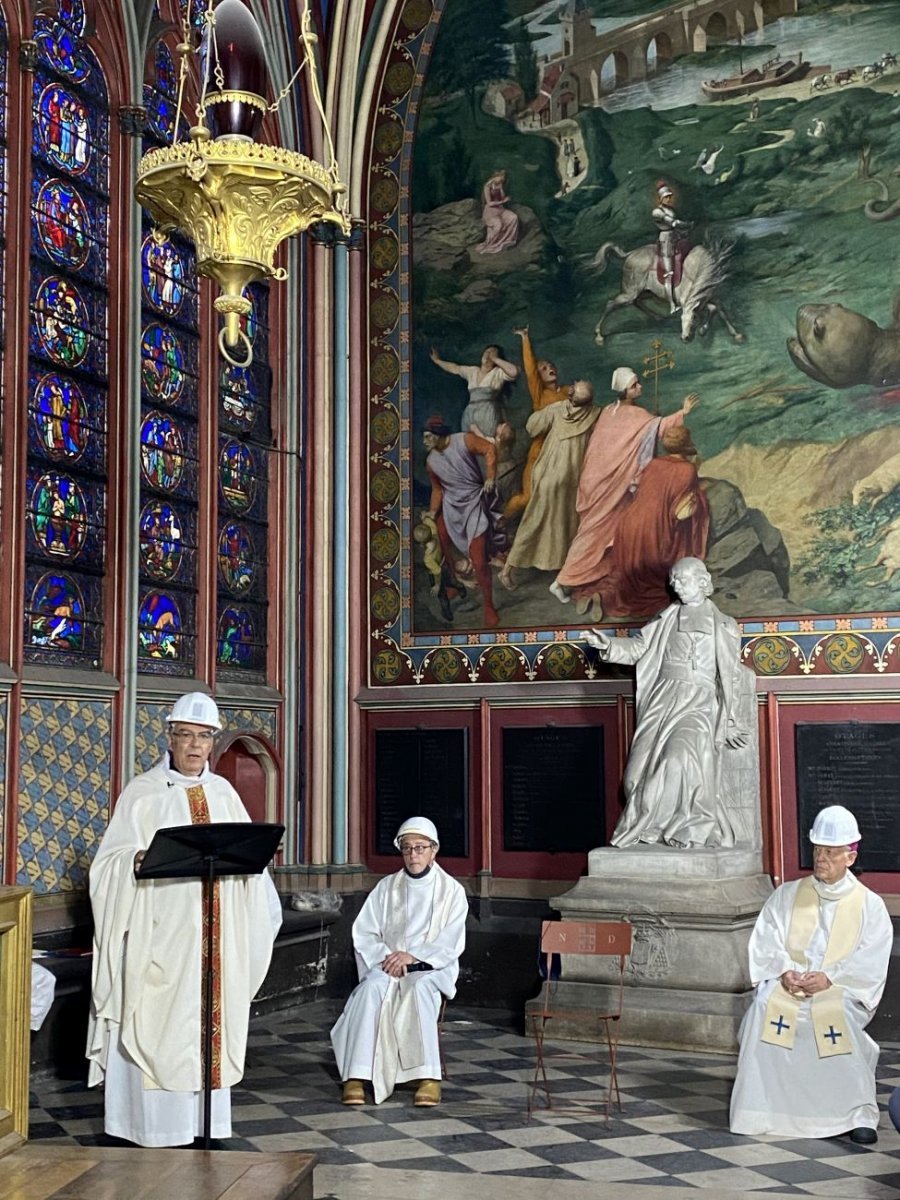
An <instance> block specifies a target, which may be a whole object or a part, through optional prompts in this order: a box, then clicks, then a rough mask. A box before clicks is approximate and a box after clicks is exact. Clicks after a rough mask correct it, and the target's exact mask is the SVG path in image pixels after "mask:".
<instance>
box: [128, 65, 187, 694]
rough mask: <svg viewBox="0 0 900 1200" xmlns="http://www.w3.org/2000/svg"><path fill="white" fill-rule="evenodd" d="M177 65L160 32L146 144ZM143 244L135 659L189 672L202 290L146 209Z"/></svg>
mask: <svg viewBox="0 0 900 1200" xmlns="http://www.w3.org/2000/svg"><path fill="white" fill-rule="evenodd" d="M177 98H178V80H177V75H176V66H175V62H174V59H173V56H172V53H171V50H170V49H169V47H168V46H167V45H166V43H164V42H160V43H159V45H158V46H157V50H156V57H155V77H154V79H153V81H152V83H150V84H147V85H146V86H145V87H144V104H145V107H146V109H147V134H146V137H145V141H144V151H145V152H146V151H148V150H151V149H153V148H154V147H155V146H159V145H164V144H167V143H168V142H170V141H171V138H172V130H173V127H174V122H175V112H176V104H177ZM143 233H144V236H143V242H142V245H141V263H140V268H141V295H142V303H141V332H140V362H141V426H140V464H141V492H140V495H141V508H140V518H139V530H138V546H139V580H140V588H139V595H138V664H139V669H140V670H141V671H145V672H157V673H160V672H161V673H165V674H176V675H191V674H193V672H194V670H195V663H196V613H197V537H198V532H197V531H198V519H199V516H198V489H199V476H200V461H199V430H198V379H197V375H198V363H199V348H200V339H199V332H198V312H199V298H198V290H197V273H196V269H195V260H194V253H193V248H192V247H191V245H190V244H189V243H188V242H186V241H184V240H182V239H180V238H179V237H178V236H177V235H174V234H172V235H166V236H162V235H161V234H159V233H158V231H156V230H154V229H153V228H152V226H151V224H150V222H149V220H148V219H147V218H146V217H145V219H144V226H143Z"/></svg>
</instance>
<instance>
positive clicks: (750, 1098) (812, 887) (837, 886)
mask: <svg viewBox="0 0 900 1200" xmlns="http://www.w3.org/2000/svg"><path fill="white" fill-rule="evenodd" d="M809 839H810V841H811V842H812V844H813V874H812V876H810V877H807V878H805V879H797V880H792V881H791V882H790V883H783V884H782V885H781V887H779V888H777V889H776V890H775V891H774V892H773V893H772V895H771V896H770V898H769V899H768V900H767V901H766V904H765V906H764V907H763V909H762V911H761V912H760V914H759V918H758V919H757V922H756V926H755V928H754V930H753V933H752V935H751V937H750V947H749V953H750V975H751V979H752V981H753V983H754V984H755V986H756V995H755V997H754V999H753V1002H752V1004H751V1007H750V1008H749V1010H748V1011H747V1013H746V1014H745V1016H744V1020H743V1022H742V1024H741V1029H740V1035H739V1036H740V1054H739V1057H738V1068H737V1079H736V1080H735V1085H734V1091H733V1092H732V1096H731V1131H732V1133H743V1134H750V1135H751V1136H756V1135H758V1134H774V1135H776V1136H778V1137H783V1138H785V1137H800V1138H827V1137H836V1136H838V1135H839V1134H844V1133H846V1134H849V1136H850V1138H851V1140H852V1141H854V1142H858V1143H860V1144H862V1145H870V1144H872V1143H873V1142H876V1141H877V1140H878V1134H877V1132H876V1129H877V1126H878V1103H877V1100H876V1097H875V1067H876V1065H877V1062H878V1046H877V1044H876V1043H875V1042H874V1041H873V1040H872V1038H870V1037H869V1035H868V1034H867V1033H866V1028H865V1027H866V1025H867V1024H868V1023H869V1021H870V1020H871V1019H872V1017H873V1015H874V1013H875V1009H876V1008H877V1006H878V1002H879V1000H880V999H881V993H882V992H883V990H884V985H885V980H886V979H887V970H888V961H889V959H890V954H891V946H892V943H893V929H892V926H891V919H890V917H889V916H888V911H887V908H886V907H885V904H884V901H883V900H882V899H881V897H880V896H877V895H876V894H875V893H874V892H872V891H870V890H869V889H868V888H867V887H864V886H863V884H862V883H860V882H859V880H858V879H857V878H856V877H855V876H854V875H853V874H852V873H851V871H850V867H851V866H852V865H853V863H854V862H855V861H856V854H857V847H858V846H859V841H860V834H859V827H858V825H857V822H856V818H855V817H854V816H853V814H852V813H851V812H849V811H848V810H847V809H846V808H843V807H842V806H841V805H838V804H835V805H831V806H830V807H828V808H823V809H822V810H821V811H820V812H819V813H818V815H817V816H816V819H815V821H814V823H813V827H812V829H811V830H810V833H809Z"/></svg>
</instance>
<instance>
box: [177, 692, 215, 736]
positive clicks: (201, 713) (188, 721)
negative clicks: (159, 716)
mask: <svg viewBox="0 0 900 1200" xmlns="http://www.w3.org/2000/svg"><path fill="white" fill-rule="evenodd" d="M166 721H167V722H168V724H169V725H172V724H173V723H174V722H175V721H178V722H180V723H182V724H184V725H209V726H210V728H212V729H221V728H222V720H221V718H220V716H219V709H218V707H217V705H216V702H215V700H213V698H212V696H207V695H206V693H205V692H188V693H187V694H186V695H184V696H179V697H178V699H177V700H176V701H175V703H174V704H173V705H172V711H171V712H170V713H169V715H168V716H167V717H166Z"/></svg>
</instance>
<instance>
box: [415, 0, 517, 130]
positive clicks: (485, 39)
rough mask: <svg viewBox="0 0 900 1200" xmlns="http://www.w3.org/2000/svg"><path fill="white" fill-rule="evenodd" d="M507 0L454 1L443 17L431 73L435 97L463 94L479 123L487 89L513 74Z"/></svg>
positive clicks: (432, 92) (431, 83) (474, 118)
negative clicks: (441, 94) (439, 94)
mask: <svg viewBox="0 0 900 1200" xmlns="http://www.w3.org/2000/svg"><path fill="white" fill-rule="evenodd" d="M508 20H509V14H508V13H507V9H506V0H494V2H492V3H490V4H485V3H484V2H483V0H453V3H452V4H448V5H447V7H446V9H445V11H444V15H443V17H442V18H441V24H440V28H439V29H438V35H437V43H436V45H435V50H434V55H433V57H432V60H431V67H430V70H429V73H428V85H429V90H430V91H431V94H432V95H434V94H436V93H441V92H444V93H448V94H455V93H459V92H462V93H464V94H465V95H466V96H467V97H468V99H469V103H470V104H471V106H472V119H473V121H477V113H478V105H479V101H480V97H481V95H482V94H483V92H484V88H485V87H486V86H487V85H488V84H489V83H493V82H494V81H495V80H498V79H505V78H507V77H508V75H509V73H510V55H509V33H508V32H507V29H506V24H507V22H508Z"/></svg>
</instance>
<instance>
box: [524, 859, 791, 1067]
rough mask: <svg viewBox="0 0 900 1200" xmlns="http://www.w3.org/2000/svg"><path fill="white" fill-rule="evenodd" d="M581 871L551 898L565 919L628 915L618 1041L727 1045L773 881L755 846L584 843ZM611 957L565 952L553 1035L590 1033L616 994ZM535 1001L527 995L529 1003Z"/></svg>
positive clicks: (729, 1048)
mask: <svg viewBox="0 0 900 1200" xmlns="http://www.w3.org/2000/svg"><path fill="white" fill-rule="evenodd" d="M588 870H589V874H588V875H585V876H583V877H582V878H581V879H580V880H579V881H578V883H577V884H576V885H575V886H574V887H573V888H572V890H571V891H569V892H566V893H565V895H563V896H557V897H554V898H553V900H551V904H552V905H553V907H554V908H556V909H558V910H559V913H560V916H561V917H562V919H563V920H573V921H575V920H577V921H591V920H594V921H610V920H614V921H621V920H627V921H630V922H631V923H632V925H633V927H634V947H633V949H632V953H631V958H630V960H629V962H628V963H627V964H626V974H625V1000H624V1014H623V1017H622V1021H621V1032H620V1037H621V1040H622V1041H623V1042H625V1043H627V1044H631V1045H640V1046H671V1047H674V1048H677V1049H685V1050H686V1049H691V1050H712V1051H721V1052H729V1053H730V1052H734V1051H736V1050H737V1030H738V1026H739V1025H740V1021H741V1017H742V1016H743V1013H744V1010H745V1008H746V1007H747V1003H748V1001H749V998H750V993H751V990H752V989H751V982H750V977H749V972H748V964H747V943H748V941H749V938H750V932H751V930H752V929H753V925H754V923H755V921H756V917H757V915H758V913H759V910H760V908H761V907H762V905H763V904H764V902H765V901H766V899H767V898H768V896H769V895H770V893H771V892H772V881H771V880H770V878H769V876H768V875H763V874H762V872H761V869H760V857H759V852H758V851H751V850H713V849H690V850H688V849H674V848H672V847H668V846H640V847H637V848H634V849H624V850H623V849H617V848H608V849H601V850H593V851H591V854H590V857H589V860H588ZM617 968H618V962H617V960H615V959H606V958H600V957H589V956H579V955H571V956H569V955H567V956H566V957H565V959H564V960H563V974H562V978H561V980H560V982H559V984H558V990H557V992H556V995H555V997H554V1008H555V1009H559V1008H562V1009H565V1010H566V1013H567V1016H565V1017H563V1018H560V1019H557V1020H554V1023H553V1024H554V1031H555V1034H556V1036H558V1037H570V1038H587V1039H588V1040H590V1039H591V1038H592V1037H593V1036H594V1035H595V1034H596V1020H595V1018H594V1016H593V1014H594V1013H596V1012H597V1011H603V1010H608V1008H609V1007H610V1005H611V1004H612V1003H613V1001H614V997H615V979H616V975H617ZM539 1004H540V1001H539V1000H533V1001H530V1002H529V1004H528V1006H527V1011H534V1009H535V1007H536V1006H539Z"/></svg>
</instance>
